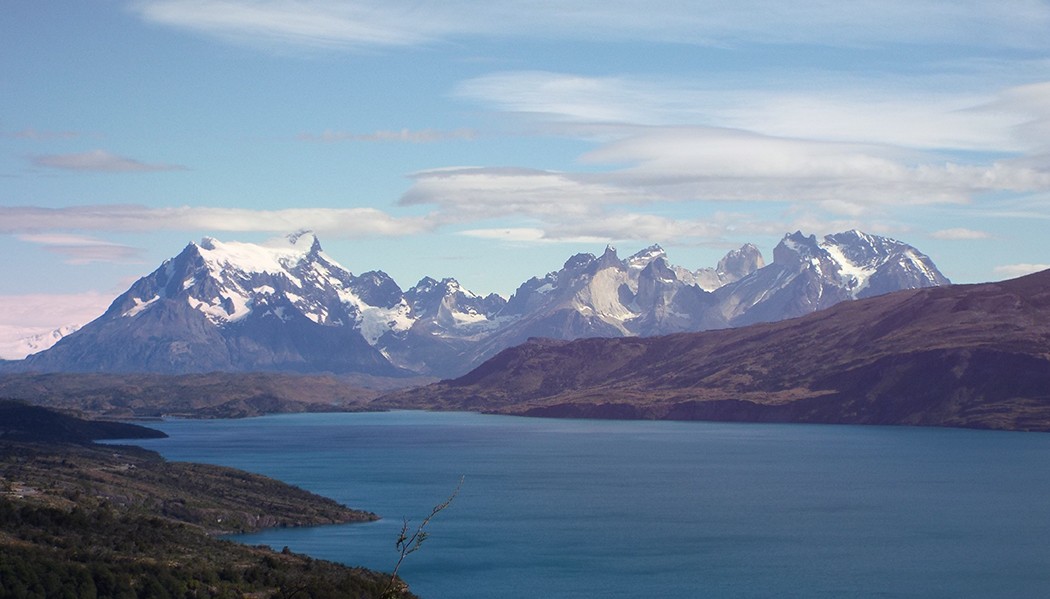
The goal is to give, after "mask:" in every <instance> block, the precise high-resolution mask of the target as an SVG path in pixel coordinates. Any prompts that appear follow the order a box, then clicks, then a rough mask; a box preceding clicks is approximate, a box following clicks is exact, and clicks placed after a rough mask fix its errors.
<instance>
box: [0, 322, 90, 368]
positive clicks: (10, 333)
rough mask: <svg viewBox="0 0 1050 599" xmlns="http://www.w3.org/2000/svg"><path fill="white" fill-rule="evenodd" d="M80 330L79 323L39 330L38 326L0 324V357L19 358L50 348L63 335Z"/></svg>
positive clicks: (5, 358)
mask: <svg viewBox="0 0 1050 599" xmlns="http://www.w3.org/2000/svg"><path fill="white" fill-rule="evenodd" d="M78 330H80V325H77V324H72V325H66V326H62V327H58V328H57V329H51V330H41V329H40V328H38V327H29V328H22V327H18V328H15V327H7V326H4V325H0V339H2V341H0V359H4V360H21V359H22V358H24V357H26V356H28V355H30V354H35V353H37V352H42V351H44V350H45V349H50V348H51V347H52V346H53V345H55V344H56V343H58V342H59V341H60V340H61V339H62V338H63V337H66V336H68V335H71V334H73V333H75V332H77V331H78Z"/></svg>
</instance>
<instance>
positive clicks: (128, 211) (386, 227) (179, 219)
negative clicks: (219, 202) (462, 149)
mask: <svg viewBox="0 0 1050 599" xmlns="http://www.w3.org/2000/svg"><path fill="white" fill-rule="evenodd" d="M433 226H434V225H433V224H432V223H431V222H429V220H428V219H427V218H422V217H412V218H397V217H394V216H391V215H389V214H386V213H385V212H383V211H381V210H377V209H374V208H291V209H286V210H248V209H242V208H213V207H193V206H180V207H164V208H150V207H146V206H135V205H104V206H72V207H67V208H41V207H35V206H22V207H4V206H0V233H9V234H38V233H41V232H46V231H129V232H142V231H157V230H168V231H244V232H273V233H287V232H289V231H296V230H299V229H311V230H313V231H316V232H318V233H326V234H330V235H332V236H338V237H350V238H358V237H382V236H398V235H409V234H413V233H419V232H423V231H426V230H429V229H430V228H432V227H433Z"/></svg>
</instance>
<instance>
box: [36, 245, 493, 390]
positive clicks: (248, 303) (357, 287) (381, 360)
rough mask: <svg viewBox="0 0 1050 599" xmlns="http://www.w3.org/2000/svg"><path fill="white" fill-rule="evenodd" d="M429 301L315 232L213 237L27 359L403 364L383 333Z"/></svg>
mask: <svg viewBox="0 0 1050 599" xmlns="http://www.w3.org/2000/svg"><path fill="white" fill-rule="evenodd" d="M449 305H450V307H449V308H448V309H447V310H446V312H453V313H454V312H455V302H451V303H450V304H449ZM421 308H422V306H421V305H418V306H417V307H415V308H414V307H413V306H412V305H411V304H410V303H409V300H408V298H406V294H405V293H403V292H402V291H401V289H400V287H398V286H397V284H396V283H395V282H394V281H393V280H392V279H390V277H389V276H387V275H386V274H385V273H382V272H367V273H364V274H362V275H360V276H354V275H353V274H352V273H351V272H350V271H348V270H347V269H345V268H343V267H342V266H341V265H339V264H338V263H337V262H335V261H334V260H333V259H332V258H330V257H329V256H328V255H327V254H325V253H324V251H322V249H321V245H320V242H319V241H318V240H317V238H316V237H315V236H314V235H312V234H310V233H298V234H295V235H291V236H289V237H288V238H287V239H286V240H282V241H281V242H280V243H274V244H268V245H256V244H250V243H239V242H221V241H218V240H215V239H211V238H205V239H203V240H202V241H201V242H200V243H199V244H196V243H191V244H189V245H188V246H186V248H185V249H184V250H183V251H182V252H181V253H180V254H179V255H178V256H176V257H175V258H172V259H170V260H168V261H165V262H164V264H162V265H161V266H160V268H158V269H157V270H156V271H154V272H153V273H151V274H150V275H148V276H145V277H143V278H141V279H139V280H138V281H136V282H135V283H134V284H133V285H132V286H131V288H129V289H128V290H127V291H126V292H125V293H124V294H122V295H121V296H120V297H118V298H117V299H116V300H114V302H113V303H112V304H111V305H110V307H109V309H108V310H107V311H106V313H105V314H103V315H102V316H101V317H99V318H98V319H96V320H94V321H92V322H91V323H89V324H87V325H85V326H84V327H83V328H82V329H81V330H80V331H79V332H78V333H77V334H76V335H71V336H70V337H68V338H66V339H64V340H63V342H61V343H58V344H56V345H55V347H53V348H52V349H51V350H49V351H47V352H44V353H41V354H38V355H36V356H30V357H29V358H28V359H27V360H26V362H27V365H28V366H29V367H30V368H34V369H47V370H50V369H59V370H73V371H118V372H120V371H149V372H170V373H181V372H205V371H212V370H234V371H247V370H289V371H298V372H336V373H344V372H364V373H369V374H379V375H397V374H402V373H404V372H405V371H404V370H403V369H402V368H400V367H399V366H397V365H396V364H394V363H393V362H392V361H391V359H390V358H389V357H388V356H387V355H385V354H384V349H385V345H384V344H385V343H386V342H388V341H389V340H390V339H392V338H394V339H396V338H397V336H398V335H402V336H404V335H407V333H408V332H409V331H410V329H411V328H412V327H413V326H414V325H415V324H416V323H417V321H419V320H420V317H419V315H418V314H417V312H416V310H418V309H421ZM481 319H482V320H483V319H484V316H482V317H481ZM474 320H475V321H477V320H479V319H478V318H476V317H474ZM472 324H477V323H476V322H473V323H472Z"/></svg>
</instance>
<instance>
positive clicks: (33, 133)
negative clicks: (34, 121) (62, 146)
mask: <svg viewBox="0 0 1050 599" xmlns="http://www.w3.org/2000/svg"><path fill="white" fill-rule="evenodd" d="M77 137H80V134H79V133H77V132H76V131H40V130H37V129H34V128H32V127H29V128H27V129H22V130H20V131H2V132H0V138H10V139H25V140H30V141H51V140H55V139H76V138H77Z"/></svg>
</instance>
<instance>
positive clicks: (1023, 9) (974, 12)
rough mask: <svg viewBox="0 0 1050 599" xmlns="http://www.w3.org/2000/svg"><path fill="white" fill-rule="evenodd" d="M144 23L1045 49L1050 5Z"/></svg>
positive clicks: (586, 7)
mask: <svg viewBox="0 0 1050 599" xmlns="http://www.w3.org/2000/svg"><path fill="white" fill-rule="evenodd" d="M132 6H133V9H134V11H135V12H137V13H138V14H139V15H140V16H141V17H142V18H144V19H146V20H148V21H151V22H155V23H160V24H163V25H167V26H171V27H176V28H180V29H188V30H192V31H197V32H200V33H205V34H208V35H214V36H217V37H220V38H223V39H229V40H234V41H239V42H245V43H254V44H260V43H268V44H279V45H285V46H305V47H327V48H331V47H335V48H347V47H349V48H362V47H376V46H378V47H393V46H404V45H414V44H427V43H434V42H437V41H449V40H452V39H456V38H461V37H464V36H473V37H495V36H504V37H519V38H520V37H533V36H534V37H540V38H550V37H559V38H564V39H584V40H587V41H596V40H600V41H610V40H645V41H660V42H671V43H689V44H703V45H719V46H725V45H732V44H739V43H743V42H759V43H804V44H814V45H824V46H851V47H856V46H865V45H870V44H873V43H879V42H906V43H912V44H944V45H958V44H963V45H980V46H990V47H1006V48H1025V49H1045V48H1047V47H1048V42H1047V36H1046V35H1045V32H1046V30H1047V29H1048V28H1050V7H1048V6H1047V5H1046V4H1045V3H1043V2H1037V1H1031V0H1002V1H1000V2H995V3H988V2H982V1H979V0H960V1H957V2H943V1H940V0H909V1H904V0H880V1H874V0H860V1H854V2H846V3H827V2H823V1H820V0H802V1H799V2H791V3H784V2H773V1H771V0H751V1H743V2H734V3H726V2H721V1H718V0H693V1H686V0H664V1H656V2H648V3H646V4H644V5H642V4H639V3H638V2H637V1H636V0H602V1H599V0H562V1H558V2H555V1H553V0H540V1H538V2H531V3H521V2H512V1H508V0H492V1H490V2H484V3H478V2H473V1H469V0H447V1H445V2H434V3H410V4H403V3H397V2H380V1H378V0H371V1H368V0H339V1H336V0H283V1H282V0H141V1H139V2H136V3H134V4H133V5H132Z"/></svg>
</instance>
